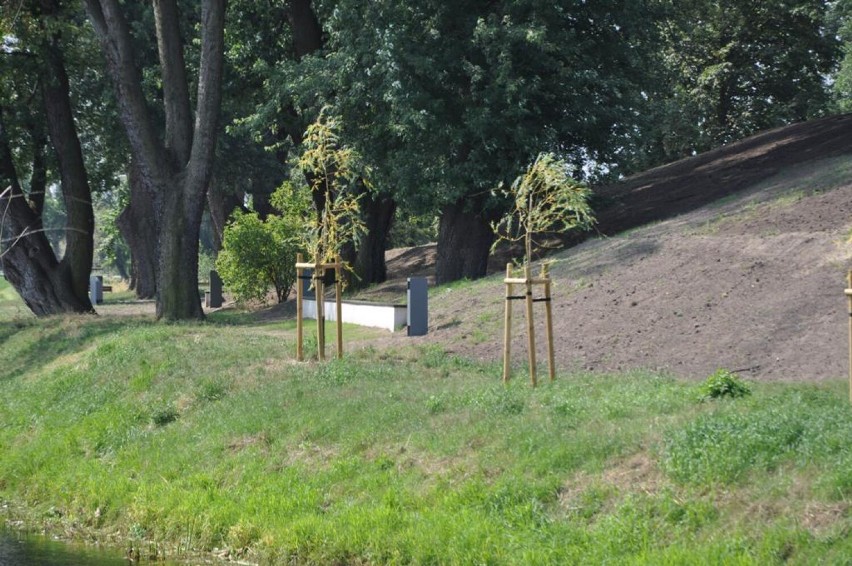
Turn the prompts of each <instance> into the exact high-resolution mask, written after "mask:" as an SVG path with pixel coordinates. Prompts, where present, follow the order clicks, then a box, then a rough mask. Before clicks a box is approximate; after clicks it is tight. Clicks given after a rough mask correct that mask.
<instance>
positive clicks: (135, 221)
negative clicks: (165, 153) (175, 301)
mask: <svg viewBox="0 0 852 566" xmlns="http://www.w3.org/2000/svg"><path fill="white" fill-rule="evenodd" d="M127 178H128V183H129V185H130V203H129V204H128V205H127V207H125V209H124V210H122V211H121V214H119V215H118V218H117V219H116V223H117V224H118V229H119V231H121V235H122V237H123V238H124V241H125V242H127V246H128V247H129V248H130V273H131V278H130V284H131V288H132V289H133V290H134V291H135V292H136V297H137V298H139V299H153V298H155V297H156V296H157V222H156V209H155V207H154V197H153V195H152V193H151V190H150V189H149V188H148V187H146V186H145V184H144V179H143V177H142V175H141V172H140V171H139V167H138V166H137V165H136V162H135V161H134V160H133V159H131V160H130V167H129V171H128V175H127Z"/></svg>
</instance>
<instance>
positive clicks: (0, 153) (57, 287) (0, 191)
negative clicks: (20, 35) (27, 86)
mask: <svg viewBox="0 0 852 566" xmlns="http://www.w3.org/2000/svg"><path fill="white" fill-rule="evenodd" d="M36 174H38V173H36ZM0 187H2V188H0V218H2V222H0V242H2V245H0V267H2V268H3V273H4V275H5V277H6V280H8V281H9V283H11V284H12V287H14V289H15V291H16V292H17V293H18V294H19V295H20V296H21V298H22V299H23V301H24V303H25V304H26V305H27V307H28V308H29V309H30V310H31V311H32V312H33V314H35V315H36V316H48V315H54V314H61V313H89V312H93V311H92V304H91V302H89V298H88V296H87V295H84V296H83V297H79V296H77V295H76V294H75V292H74V286H73V281H72V278H71V271H70V269H68V268H67V266H63V265H61V264H60V263H59V262H58V261H57V259H56V255H55V254H54V253H53V248H52V247H51V245H50V242H49V241H48V239H47V237H46V235H45V233H44V231H43V230H42V229H41V218H40V217H39V216H38V215H37V214H36V213H35V211H34V210H33V208H31V206H30V204H29V203H28V202H27V198H26V196H25V195H24V193H23V192H22V191H21V186H20V183H19V182H18V175H17V171H16V170H15V167H14V162H13V161H12V153H11V151H10V148H9V143H8V139H7V137H6V129H5V126H4V124H3V116H2V108H0Z"/></svg>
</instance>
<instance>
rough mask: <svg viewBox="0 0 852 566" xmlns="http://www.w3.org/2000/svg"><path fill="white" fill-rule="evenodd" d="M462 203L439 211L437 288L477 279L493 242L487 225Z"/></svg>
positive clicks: (484, 218) (482, 273)
mask: <svg viewBox="0 0 852 566" xmlns="http://www.w3.org/2000/svg"><path fill="white" fill-rule="evenodd" d="M476 208H477V207H475V206H471V205H468V206H467V207H466V206H465V201H464V200H459V201H458V202H456V203H455V204H453V205H449V206H445V207H443V208H442V209H441V219H440V224H439V226H438V257H437V265H436V273H435V280H436V282H437V283H438V284H439V285H440V284H442V283H449V282H450V281H456V280H458V279H465V278H466V279H479V278H480V277H484V276H485V274H486V271H487V269H488V255H489V253H490V250H491V244H492V243H493V242H494V232H492V230H491V225H490V221H491V220H492V219H491V218H488V217H487V216H486V215H485V213H483V212H475V209H476Z"/></svg>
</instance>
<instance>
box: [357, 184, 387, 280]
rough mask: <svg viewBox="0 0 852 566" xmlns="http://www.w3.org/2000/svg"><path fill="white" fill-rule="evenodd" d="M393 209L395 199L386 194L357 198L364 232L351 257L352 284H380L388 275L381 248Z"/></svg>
mask: <svg viewBox="0 0 852 566" xmlns="http://www.w3.org/2000/svg"><path fill="white" fill-rule="evenodd" d="M394 212H396V202H394V200H393V199H392V198H390V197H388V196H382V195H379V196H378V197H374V196H373V195H372V194H366V195H364V197H363V198H362V199H361V213H362V216H363V219H364V224H365V225H366V228H367V233H366V234H365V235H364V237H363V238H362V239H361V242H360V245H359V246H358V250H357V253H356V256H355V266H354V267H355V275H356V276H357V278H355V280H354V281H353V285H354V286H355V287H366V286H369V285H372V284H374V283H383V282H384V281H385V280H386V279H387V278H388V270H387V265H386V264H385V250H386V248H387V242H388V235H389V234H390V229H391V224H392V223H393V215H394Z"/></svg>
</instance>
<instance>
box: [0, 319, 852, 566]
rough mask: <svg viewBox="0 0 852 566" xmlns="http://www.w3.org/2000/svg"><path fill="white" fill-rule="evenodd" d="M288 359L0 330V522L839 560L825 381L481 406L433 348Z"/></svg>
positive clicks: (507, 392)
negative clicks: (701, 393)
mask: <svg viewBox="0 0 852 566" xmlns="http://www.w3.org/2000/svg"><path fill="white" fill-rule="evenodd" d="M292 340H293V337H292V329H291V328H290V327H288V326H286V325H281V324H276V325H252V324H248V323H245V322H243V321H242V320H241V319H233V318H232V319H231V320H225V319H220V320H219V321H218V322H217V321H216V320H214V321H212V322H209V323H206V324H180V325H160V324H154V323H153V322H151V321H150V319H148V318H143V317H140V318H109V317H98V318H93V317H84V318H55V319H50V320H46V321H36V320H34V319H19V320H18V321H17V322H3V323H0V344H2V348H0V455H2V457H0V499H2V500H3V503H2V504H0V509H4V508H5V513H6V514H7V518H8V519H21V520H23V521H25V522H26V523H28V524H30V525H38V526H41V525H48V526H49V527H50V528H52V529H56V530H58V531H64V532H65V533H66V534H69V535H70V536H87V537H88V536H95V537H100V538H102V539H106V540H113V541H120V542H121V544H123V545H126V544H133V545H135V546H137V547H141V548H151V547H154V546H157V547H160V548H164V549H168V551H169V552H171V553H174V552H181V551H183V550H186V549H192V550H208V551H209V550H212V549H213V548H228V549H230V551H231V553H232V554H239V555H245V556H246V557H248V558H249V559H251V560H255V561H258V562H271V563H279V562H285V561H288V560H294V559H295V560H299V561H306V562H322V563H327V562H332V561H337V562H347V563H348V562H362V563H363V562H397V563H410V562H415V563H458V564H462V563H474V562H475V563H495V564H501V563H602V562H611V563H636V564H661V563H690V564H701V563H705V564H713V563H742V564H770V563H781V562H793V563H813V562H816V561H818V560H825V561H827V562H830V563H838V562H842V560H844V559H846V558H847V557H848V556H850V555H852V541H850V536H849V532H850V527H851V526H852V518H850V511H849V500H850V497H852V411H850V409H849V406H848V402H847V400H846V393H845V389H844V385H843V383H842V382H840V381H838V382H836V383H831V384H824V385H789V384H756V385H755V386H754V393H753V394H752V395H751V396H749V397H746V398H742V399H738V400H728V401H722V402H718V401H717V402H703V403H702V402H698V401H697V397H698V393H697V386H696V385H695V384H690V383H684V382H681V381H677V380H674V379H670V378H667V377H665V376H660V375H652V374H645V373H631V374H622V375H593V374H572V375H561V376H560V378H559V379H558V381H557V382H556V383H554V384H547V383H546V384H544V385H543V386H541V387H539V388H538V389H536V390H531V389H530V388H529V387H528V386H527V385H526V384H525V383H524V381H523V379H519V380H517V381H516V382H515V383H513V384H512V385H511V386H509V387H508V388H504V387H503V386H502V385H501V384H500V382H499V371H498V368H496V367H490V366H483V365H478V364H474V363H471V362H468V361H466V360H464V359H460V358H454V357H448V356H446V355H444V354H443V352H441V351H440V350H438V349H434V348H411V349H409V350H406V351H398V352H392V353H387V352H385V353H383V352H378V351H374V350H371V349H369V348H367V349H363V350H360V351H359V352H357V353H354V354H351V355H350V356H349V357H347V358H346V359H345V360H343V361H341V362H331V363H327V364H324V365H317V364H313V363H308V364H297V363H294V362H293V360H292V359H291V353H292V351H293V347H292ZM0 512H3V511H0Z"/></svg>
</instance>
